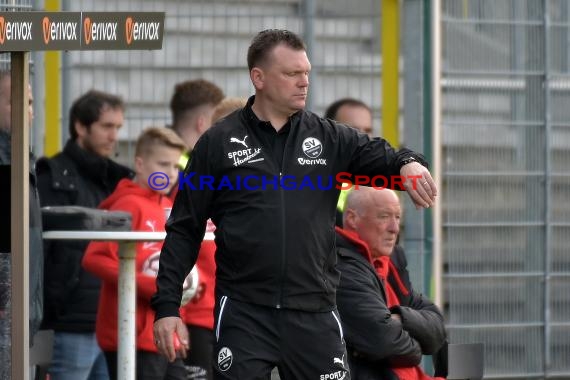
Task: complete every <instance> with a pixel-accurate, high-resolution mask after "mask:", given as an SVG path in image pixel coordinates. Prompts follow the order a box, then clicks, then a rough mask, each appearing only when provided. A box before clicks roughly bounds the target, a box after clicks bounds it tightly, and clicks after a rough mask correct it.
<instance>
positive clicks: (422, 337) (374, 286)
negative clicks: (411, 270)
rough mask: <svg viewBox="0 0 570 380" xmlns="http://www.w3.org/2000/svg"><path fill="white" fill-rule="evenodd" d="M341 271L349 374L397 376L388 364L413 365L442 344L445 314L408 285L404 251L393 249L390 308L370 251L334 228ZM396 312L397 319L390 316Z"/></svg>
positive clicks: (340, 301) (340, 295)
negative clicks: (392, 301) (395, 299)
mask: <svg viewBox="0 0 570 380" xmlns="http://www.w3.org/2000/svg"><path fill="white" fill-rule="evenodd" d="M336 244H337V253H338V264H337V269H338V270H340V272H341V279H340V284H339V287H338V289H337V306H338V311H339V314H340V317H341V320H342V324H343V329H344V336H345V340H346V346H347V351H348V358H349V365H350V369H351V375H352V377H353V378H355V379H360V380H372V379H375V380H379V379H397V377H396V375H395V373H394V371H393V370H392V368H395V367H412V366H417V365H418V364H419V363H420V361H421V359H422V355H431V354H434V353H436V352H437V351H438V350H439V349H440V348H441V347H442V346H443V344H444V342H445V339H446V332H445V327H444V320H443V315H442V314H441V312H440V311H439V309H438V307H437V306H435V305H434V304H433V303H432V302H431V301H429V300H428V299H427V298H425V297H424V296H423V295H421V294H419V293H417V292H415V291H414V290H413V288H412V286H411V283H410V280H409V275H408V271H407V269H406V266H407V261H406V257H405V254H404V251H403V249H402V248H401V247H399V246H396V247H395V249H394V252H393V253H392V255H391V260H390V270H389V272H388V273H389V274H388V277H387V278H388V282H389V284H390V286H391V288H392V289H393V290H394V292H395V293H396V295H397V297H398V299H399V301H400V305H399V306H395V307H393V308H389V307H388V305H387V294H386V286H385V284H384V283H383V281H382V279H381V278H380V276H379V275H378V274H377V272H376V269H375V268H374V266H373V264H372V258H371V256H370V252H369V251H368V248H367V246H366V244H365V243H364V242H362V241H361V240H359V239H358V237H357V236H356V234H353V233H350V232H347V231H345V230H342V229H340V228H337V235H336ZM393 313H397V314H400V316H401V322H399V321H397V320H395V319H393V318H391V315H392V314H393Z"/></svg>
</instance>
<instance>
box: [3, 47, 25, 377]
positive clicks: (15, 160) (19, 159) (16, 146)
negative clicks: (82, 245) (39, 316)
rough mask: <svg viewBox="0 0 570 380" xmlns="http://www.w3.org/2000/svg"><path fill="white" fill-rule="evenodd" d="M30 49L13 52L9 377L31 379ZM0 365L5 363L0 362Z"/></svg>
mask: <svg viewBox="0 0 570 380" xmlns="http://www.w3.org/2000/svg"><path fill="white" fill-rule="evenodd" d="M29 56H30V53H29V52H17V53H12V59H11V62H12V81H11V86H12V88H11V97H12V120H11V126H12V128H11V129H12V157H11V159H12V165H11V174H10V178H11V179H10V180H11V198H12V199H11V204H12V207H11V216H10V217H11V224H12V233H11V235H12V236H11V237H10V239H11V251H12V252H11V258H12V260H11V261H12V268H11V271H12V287H11V291H12V315H11V318H12V336H11V340H12V369H11V373H12V379H14V380H15V379H18V380H28V379H29V378H30V368H29V366H30V360H29V357H30V347H29V343H30V337H29V334H30V331H29V330H30V329H29V324H28V321H29V319H30V318H29V303H28V302H29V298H30V297H29V293H30V288H29V284H30V283H29V281H28V278H29V270H28V267H29V241H30V239H29V236H30V231H29V220H30V212H29V210H30V204H29V190H30V189H29V185H30V182H29V178H28V175H29V172H30V161H29V154H30V144H29V137H30V130H29V128H28V126H29V123H28V85H29V78H30V72H29V66H28V61H29ZM0 365H5V363H2V364H0Z"/></svg>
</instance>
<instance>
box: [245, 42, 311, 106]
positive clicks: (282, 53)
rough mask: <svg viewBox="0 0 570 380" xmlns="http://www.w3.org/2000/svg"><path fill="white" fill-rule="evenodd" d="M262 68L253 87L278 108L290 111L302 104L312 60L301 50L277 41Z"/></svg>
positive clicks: (304, 100)
mask: <svg viewBox="0 0 570 380" xmlns="http://www.w3.org/2000/svg"><path fill="white" fill-rule="evenodd" d="M261 71H262V75H261V78H260V81H259V82H256V87H257V89H258V90H262V91H263V95H264V97H265V98H266V100H267V101H268V102H269V103H270V104H272V105H273V106H274V107H275V108H276V110H277V111H278V112H281V113H283V114H292V113H294V112H296V111H298V110H301V109H303V108H305V102H306V100H307V93H308V90H309V72H310V71H311V63H310V62H309V58H308V57H307V53H306V52H305V51H304V50H293V49H291V48H289V47H287V46H286V45H278V46H276V47H275V48H274V49H273V51H272V52H271V53H270V55H269V58H268V59H267V62H266V63H265V64H263V66H262V68H261Z"/></svg>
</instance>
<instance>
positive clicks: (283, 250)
mask: <svg viewBox="0 0 570 380" xmlns="http://www.w3.org/2000/svg"><path fill="white" fill-rule="evenodd" d="M289 122H291V119H290V118H289ZM290 128H291V129H290V130H289V134H288V135H287V140H285V148H284V149H283V160H282V161H281V171H280V172H279V185H281V180H282V178H283V172H284V171H285V163H286V162H287V161H286V160H287V147H288V146H289V141H290V140H291V134H292V133H294V130H293V124H291V127H290ZM279 196H280V198H281V271H280V274H279V297H278V298H277V299H278V301H277V305H275V307H276V308H277V309H281V306H282V305H283V280H284V278H285V261H286V260H287V247H286V244H287V239H286V234H285V233H286V230H287V229H286V228H285V193H284V190H283V186H279Z"/></svg>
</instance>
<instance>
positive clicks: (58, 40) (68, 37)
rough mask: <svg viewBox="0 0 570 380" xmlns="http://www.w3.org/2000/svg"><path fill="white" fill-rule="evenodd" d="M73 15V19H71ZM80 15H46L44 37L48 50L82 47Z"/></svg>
mask: <svg viewBox="0 0 570 380" xmlns="http://www.w3.org/2000/svg"><path fill="white" fill-rule="evenodd" d="M70 15H73V17H70ZM79 20H80V13H79V12H77V13H57V12H53V13H47V14H46V13H44V16H43V17H42V23H41V25H42V28H41V30H42V36H43V42H44V44H45V47H46V49H69V50H72V49H74V48H76V47H77V46H80V41H79V32H80V29H81V26H80V25H79Z"/></svg>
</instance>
